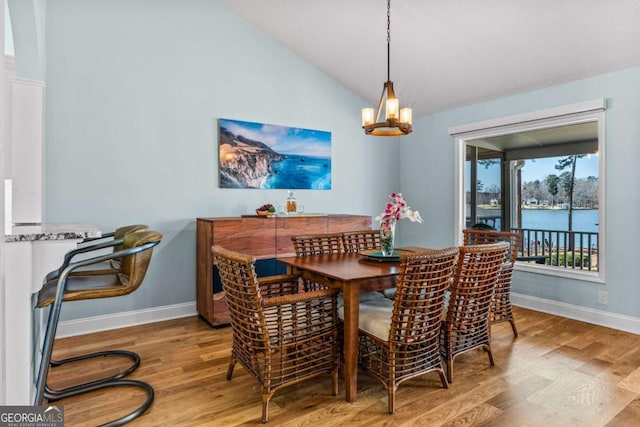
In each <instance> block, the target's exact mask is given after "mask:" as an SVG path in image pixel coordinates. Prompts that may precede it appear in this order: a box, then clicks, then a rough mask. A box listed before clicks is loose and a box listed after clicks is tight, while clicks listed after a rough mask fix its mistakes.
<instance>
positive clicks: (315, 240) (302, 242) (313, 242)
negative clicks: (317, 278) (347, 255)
mask: <svg viewBox="0 0 640 427" xmlns="http://www.w3.org/2000/svg"><path fill="white" fill-rule="evenodd" d="M291 241H292V242H293V249H294V250H295V251H296V256H297V257H305V256H313V255H325V254H341V253H344V242H343V240H342V233H321V234H309V235H305V236H291ZM303 283H304V289H305V290H306V291H312V290H316V289H325V288H326V286H324V285H322V284H320V283H316V282H313V281H310V280H304V281H303Z"/></svg>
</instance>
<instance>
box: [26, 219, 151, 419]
mask: <svg viewBox="0 0 640 427" xmlns="http://www.w3.org/2000/svg"><path fill="white" fill-rule="evenodd" d="M161 239H162V234H161V233H159V232H157V231H137V232H131V233H128V234H126V235H125V236H124V238H123V239H122V249H120V250H117V251H114V252H113V253H110V254H106V255H100V256H95V257H92V258H88V259H85V260H81V261H77V262H69V260H70V259H71V258H68V259H67V258H66V257H65V263H63V265H62V266H61V268H60V269H58V270H56V271H58V272H59V273H58V274H57V275H56V276H57V277H55V278H54V279H53V280H49V281H46V282H45V283H44V284H43V286H42V288H41V289H40V291H39V292H38V297H37V303H36V308H44V307H48V306H51V310H50V312H49V318H48V321H47V328H46V332H45V336H44V345H43V350H42V359H41V361H40V369H39V372H38V379H37V382H36V397H35V402H34V405H43V401H44V399H45V398H46V399H47V401H48V402H53V401H56V400H59V399H63V398H65V397H70V396H75V395H77V394H81V393H86V392H89V391H93V390H98V389H101V388H106V387H114V386H134V387H140V388H142V389H144V390H145V392H146V394H147V399H146V401H145V402H144V403H143V404H142V406H140V407H139V408H137V409H136V410H134V411H133V412H131V413H129V414H128V415H125V416H124V417H122V418H119V419H117V420H114V421H112V422H110V423H108V424H105V425H108V426H119V425H122V424H125V423H127V422H129V421H131V420H133V419H135V418H137V417H139V416H140V415H142V414H143V413H144V412H145V411H146V410H147V409H148V408H149V406H150V405H151V403H152V402H153V397H154V392H153V387H151V385H149V384H147V383H144V382H142V381H137V380H123V379H122V378H123V377H125V376H127V375H129V374H130V373H131V372H133V371H135V370H136V369H137V368H138V366H139V365H140V356H138V355H137V354H136V353H133V352H131V351H125V350H109V351H100V352H95V353H90V354H84V355H79V356H75V357H71V358H67V359H63V360H53V359H52V358H51V356H52V352H53V344H54V341H55V335H56V330H57V327H58V320H59V318H60V312H61V309H62V302H63V301H64V302H68V301H78V300H86V299H96V298H111V297H116V296H122V295H127V294H130V293H131V292H134V291H135V290H136V289H137V288H138V287H139V286H140V284H141V283H142V281H143V279H144V276H145V274H146V272H147V268H148V266H149V262H150V261H151V255H152V253H153V247H155V246H156V245H158V244H159V243H160V241H161ZM96 248H97V249H96ZM94 249H95V250H98V249H102V245H101V244H98V245H95V246H94ZM72 252H73V251H72ZM111 260H121V261H120V263H119V265H118V269H117V270H88V271H85V272H83V271H81V270H80V269H81V268H83V267H90V266H94V265H99V264H101V263H104V262H105V261H106V262H109V261H111ZM102 356H122V357H127V358H130V359H131V360H132V362H133V364H132V365H131V366H130V367H129V368H128V369H126V370H125V371H123V372H120V373H118V374H116V375H113V376H110V377H107V378H102V379H99V380H95V381H91V382H88V383H85V384H79V385H75V386H71V387H67V388H63V389H60V390H55V389H52V388H50V387H49V386H48V385H47V376H48V374H49V368H50V367H52V368H55V367H57V366H61V365H64V364H67V363H72V362H77V361H80V360H86V359H90V358H94V357H102Z"/></svg>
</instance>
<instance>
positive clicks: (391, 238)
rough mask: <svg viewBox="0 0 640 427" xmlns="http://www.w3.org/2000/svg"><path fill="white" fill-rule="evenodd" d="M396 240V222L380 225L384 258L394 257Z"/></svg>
mask: <svg viewBox="0 0 640 427" xmlns="http://www.w3.org/2000/svg"><path fill="white" fill-rule="evenodd" d="M395 238H396V222H395V221H389V222H384V223H382V224H380V251H381V252H382V256H393V244H394V242H395Z"/></svg>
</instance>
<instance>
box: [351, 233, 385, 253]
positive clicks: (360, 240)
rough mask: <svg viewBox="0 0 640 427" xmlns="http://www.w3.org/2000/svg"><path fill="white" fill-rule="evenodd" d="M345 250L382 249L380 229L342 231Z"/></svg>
mask: <svg viewBox="0 0 640 427" xmlns="http://www.w3.org/2000/svg"><path fill="white" fill-rule="evenodd" d="M342 239H343V240H344V250H345V252H360V251H364V250H367V249H380V230H356V231H345V232H343V233H342Z"/></svg>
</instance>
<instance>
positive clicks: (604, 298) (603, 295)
mask: <svg viewBox="0 0 640 427" xmlns="http://www.w3.org/2000/svg"><path fill="white" fill-rule="evenodd" d="M598 304H603V305H608V304H609V292H607V291H598Z"/></svg>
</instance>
